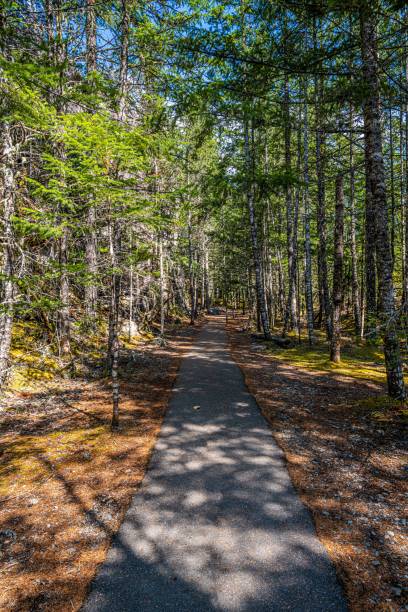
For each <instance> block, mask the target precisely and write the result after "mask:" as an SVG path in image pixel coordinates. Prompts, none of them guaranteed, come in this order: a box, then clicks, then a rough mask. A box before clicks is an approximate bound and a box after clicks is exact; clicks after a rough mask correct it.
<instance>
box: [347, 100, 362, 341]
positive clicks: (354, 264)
mask: <svg viewBox="0 0 408 612" xmlns="http://www.w3.org/2000/svg"><path fill="white" fill-rule="evenodd" d="M349 125H350V156H349V164H350V242H351V292H352V298H351V299H352V304H353V315H354V330H355V334H356V338H360V337H361V333H362V326H361V309H360V288H359V283H358V256H357V244H356V209H355V172H354V145H353V136H352V128H353V108H352V107H351V106H350V121H349Z"/></svg>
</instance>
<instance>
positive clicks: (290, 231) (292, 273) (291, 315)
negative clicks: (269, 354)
mask: <svg viewBox="0 0 408 612" xmlns="http://www.w3.org/2000/svg"><path fill="white" fill-rule="evenodd" d="M283 103H284V121H285V130H284V137H285V171H286V173H287V179H289V177H290V174H291V170H292V160H291V157H292V156H291V126H290V95H289V81H288V78H287V77H285V90H284V100H283ZM285 197H286V235H287V238H286V240H287V251H288V296H287V302H286V308H285V316H284V323H283V331H282V335H283V337H285V336H286V334H287V332H288V331H289V329H293V328H295V329H296V327H297V317H296V291H295V283H296V266H294V261H295V256H294V235H295V231H297V228H296V225H295V222H294V219H293V210H292V209H293V194H292V186H291V185H290V184H289V182H288V184H287V186H286V195H285Z"/></svg>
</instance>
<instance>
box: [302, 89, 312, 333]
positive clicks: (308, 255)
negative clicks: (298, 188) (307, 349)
mask: <svg viewBox="0 0 408 612" xmlns="http://www.w3.org/2000/svg"><path fill="white" fill-rule="evenodd" d="M304 96H305V103H304V107H303V130H304V131H303V164H304V165H303V180H304V189H303V201H304V229H305V298H306V318H307V334H308V339H309V344H310V345H312V344H314V329H313V319H314V317H313V282H312V245H311V238H310V202H309V125H308V108H307V81H306V79H305V81H304Z"/></svg>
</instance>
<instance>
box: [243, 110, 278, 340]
mask: <svg viewBox="0 0 408 612" xmlns="http://www.w3.org/2000/svg"><path fill="white" fill-rule="evenodd" d="M252 129H253V128H252V127H251V130H252ZM244 149H245V163H246V200H247V206H248V213H249V226H250V230H251V241H252V253H253V259H254V268H255V286H256V297H257V303H258V312H259V318H260V323H261V325H262V330H263V333H264V336H265V338H266V339H267V340H269V339H270V337H271V333H270V330H269V320H268V312H267V308H266V300H265V292H264V288H263V274H262V262H261V256H260V252H259V244H258V227H257V222H256V217H255V202H254V200H255V194H254V184H253V170H254V169H253V155H252V151H251V143H250V137H249V125H248V119H247V118H245V120H244Z"/></svg>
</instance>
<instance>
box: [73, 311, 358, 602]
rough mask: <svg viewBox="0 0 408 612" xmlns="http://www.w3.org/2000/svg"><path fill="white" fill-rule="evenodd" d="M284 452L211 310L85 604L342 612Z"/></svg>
mask: <svg viewBox="0 0 408 612" xmlns="http://www.w3.org/2000/svg"><path fill="white" fill-rule="evenodd" d="M346 609H347V608H346V602H345V599H344V596H343V593H342V589H341V588H340V585H339V583H338V580H337V577H336V573H335V570H334V567H333V565H332V563H331V562H330V560H329V557H328V555H327V552H326V550H325V549H324V547H323V546H322V545H321V543H320V542H319V541H318V539H317V537H316V533H315V530H314V527H313V523H312V520H311V517H310V515H309V513H308V512H307V511H306V509H305V507H304V506H303V504H302V503H301V502H300V500H299V497H298V495H297V494H296V491H295V490H294V488H293V485H292V483H291V481H290V478H289V475H288V473H287V469H286V466H285V463H284V460H283V454H282V451H281V450H280V449H279V448H278V446H277V444H276V443H275V441H274V440H273V438H272V435H271V432H270V429H269V427H268V425H267V423H266V422H265V419H264V418H263V417H262V415H261V414H260V412H259V408H258V406H257V404H256V402H255V400H254V398H253V397H252V395H251V394H250V393H249V392H248V389H247V388H246V386H245V384H244V380H243V377H242V374H241V372H240V370H239V368H238V367H237V365H236V364H235V363H234V361H233V360H232V358H231V354H230V352H229V350H228V343H227V335H226V333H225V329H224V318H223V317H221V316H220V317H209V318H208V322H207V324H206V325H205V327H204V328H203V329H202V331H201V332H200V334H199V336H198V337H197V339H196V342H195V343H194V346H193V348H192V349H191V351H189V352H188V354H187V355H186V357H185V358H184V359H183V363H182V365H181V368H180V372H179V375H178V377H177V381H176V384H175V387H174V392H173V394H172V398H171V401H170V403H169V409H168V411H167V413H166V418H165V421H164V424H163V427H162V429H161V431H160V436H159V438H158V441H157V444H156V446H155V450H154V453H153V456H152V459H151V462H150V465H149V470H148V472H147V474H146V478H145V479H144V481H143V484H142V486H141V488H140V491H138V493H137V495H135V497H134V500H133V502H132V504H131V506H130V508H129V511H128V513H127V514H126V517H125V520H124V522H123V523H122V525H121V528H120V530H119V532H118V534H117V535H116V537H115V538H114V540H113V542H112V547H111V549H110V551H109V553H108V555H107V557H106V561H105V563H104V564H103V565H102V567H101V568H100V569H99V572H98V575H97V577H96V579H95V581H94V582H93V584H92V588H91V591H90V595H89V598H88V599H87V602H86V604H85V606H84V608H83V612H139V611H140V612H153V611H155V612H165V611H167V612H193V611H194V612H232V611H233V612H283V611H284V610H287V611H293V612H294V611H302V612H330V611H331V612H346Z"/></svg>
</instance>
